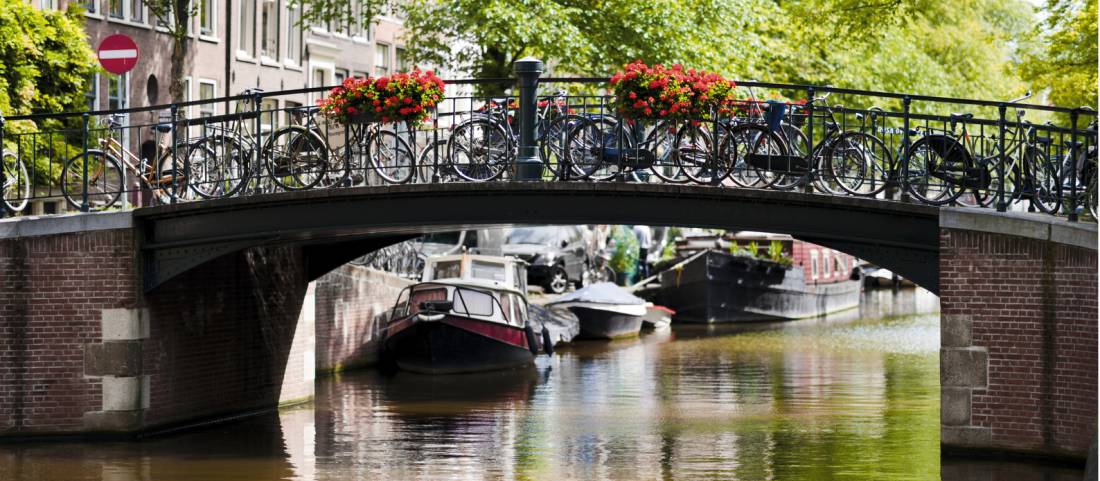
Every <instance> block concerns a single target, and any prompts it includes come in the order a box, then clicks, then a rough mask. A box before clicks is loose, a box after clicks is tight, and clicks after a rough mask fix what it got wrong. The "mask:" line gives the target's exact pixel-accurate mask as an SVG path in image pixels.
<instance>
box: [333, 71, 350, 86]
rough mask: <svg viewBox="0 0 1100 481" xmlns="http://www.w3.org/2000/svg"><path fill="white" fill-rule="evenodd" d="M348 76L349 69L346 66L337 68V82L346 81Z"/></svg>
mask: <svg viewBox="0 0 1100 481" xmlns="http://www.w3.org/2000/svg"><path fill="white" fill-rule="evenodd" d="M346 78H348V69H346V68H338V69H336V74H335V78H334V79H333V80H335V81H336V83H337V84H342V83H344V79H346Z"/></svg>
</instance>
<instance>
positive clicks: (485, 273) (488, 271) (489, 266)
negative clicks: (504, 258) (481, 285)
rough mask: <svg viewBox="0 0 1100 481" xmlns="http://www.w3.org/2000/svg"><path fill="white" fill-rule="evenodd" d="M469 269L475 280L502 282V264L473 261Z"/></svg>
mask: <svg viewBox="0 0 1100 481" xmlns="http://www.w3.org/2000/svg"><path fill="white" fill-rule="evenodd" d="M470 269H471V272H472V275H473V277H474V278H475V279H488V280H492V281H498V282H504V264H498V263H496V262H485V261H473V262H471V263H470Z"/></svg>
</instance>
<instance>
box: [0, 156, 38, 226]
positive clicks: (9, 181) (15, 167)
mask: <svg viewBox="0 0 1100 481" xmlns="http://www.w3.org/2000/svg"><path fill="white" fill-rule="evenodd" d="M0 168H2V169H4V185H2V186H0V192H2V193H3V197H4V208H5V209H7V210H8V211H9V212H13V213H14V212H19V211H21V210H23V209H25V208H26V207H27V202H28V201H29V200H30V198H31V179H30V177H28V176H27V165H26V164H24V163H23V161H22V160H19V156H17V155H15V154H14V153H12V152H4V155H3V165H2V166H0Z"/></svg>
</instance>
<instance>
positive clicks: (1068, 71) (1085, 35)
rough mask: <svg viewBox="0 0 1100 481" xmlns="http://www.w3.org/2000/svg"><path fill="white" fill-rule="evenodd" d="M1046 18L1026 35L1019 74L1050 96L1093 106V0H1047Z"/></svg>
mask: <svg viewBox="0 0 1100 481" xmlns="http://www.w3.org/2000/svg"><path fill="white" fill-rule="evenodd" d="M1045 11H1046V12H1045V13H1046V14H1047V17H1046V20H1045V21H1044V22H1042V23H1039V24H1037V25H1036V26H1035V27H1034V28H1033V29H1032V30H1031V32H1029V34H1028V36H1026V37H1025V42H1026V43H1025V45H1024V48H1023V50H1024V53H1023V55H1022V62H1021V63H1020V74H1021V75H1022V76H1023V78H1024V79H1026V80H1027V81H1028V82H1029V83H1030V84H1031V86H1032V88H1034V89H1036V90H1037V91H1043V90H1045V91H1049V94H1048V95H1049V100H1050V101H1051V103H1053V104H1055V105H1061V106H1066V107H1078V106H1088V107H1091V108H1094V109H1095V108H1096V101H1097V98H1096V86H1097V75H1096V65H1097V43H1096V29H1097V12H1096V0H1085V1H1080V0H1047V2H1046V7H1045Z"/></svg>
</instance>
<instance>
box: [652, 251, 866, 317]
mask: <svg viewBox="0 0 1100 481" xmlns="http://www.w3.org/2000/svg"><path fill="white" fill-rule="evenodd" d="M758 242H767V243H769V244H770V246H771V249H770V250H771V251H772V252H771V254H772V255H771V256H770V257H769V256H768V255H763V256H762V255H760V253H758V252H752V251H758V249H757V248H756V246H755V244H756V243H758ZM749 243H752V244H753V247H752V248H747V247H746V246H747V245H749ZM687 244H688V245H692V244H694V245H699V244H702V246H705V247H702V246H701V247H702V248H696V249H694V251H692V250H688V249H683V250H681V251H680V252H679V254H680V256H681V257H682V258H685V259H686V260H685V261H684V262H682V263H679V264H678V265H677V266H676V268H674V269H669V270H666V271H664V272H662V273H661V274H660V281H661V288H660V289H659V291H658V292H657V295H656V296H655V299H654V300H655V301H657V302H661V303H663V304H665V305H667V306H669V307H671V308H673V309H675V310H676V316H675V320H676V321H677V322H689V323H716V322H737V321H772V320H785V319H802V318H809V317H818V316H823V315H826V314H830V313H833V312H838V311H843V310H846V309H851V308H855V307H858V306H859V300H860V287H861V281H860V276H859V274H858V269H856V268H855V262H854V259H853V258H852V257H851V256H848V255H846V254H843V253H840V252H837V251H834V250H832V249H828V248H825V247H821V246H817V245H814V244H810V243H808V242H802V241H798V240H795V239H792V238H791V237H790V236H784V235H776V234H764V233H757V232H744V233H738V234H737V235H734V236H732V238H731V239H730V241H729V243H726V241H725V240H724V239H714V240H711V241H708V242H700V241H693V242H690V243H687ZM718 246H721V247H722V248H723V249H722V250H719V249H717V248H714V247H718ZM731 251H732V252H731Z"/></svg>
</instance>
